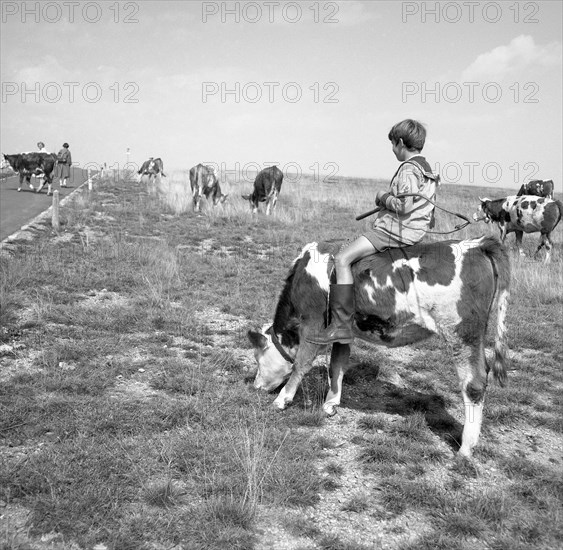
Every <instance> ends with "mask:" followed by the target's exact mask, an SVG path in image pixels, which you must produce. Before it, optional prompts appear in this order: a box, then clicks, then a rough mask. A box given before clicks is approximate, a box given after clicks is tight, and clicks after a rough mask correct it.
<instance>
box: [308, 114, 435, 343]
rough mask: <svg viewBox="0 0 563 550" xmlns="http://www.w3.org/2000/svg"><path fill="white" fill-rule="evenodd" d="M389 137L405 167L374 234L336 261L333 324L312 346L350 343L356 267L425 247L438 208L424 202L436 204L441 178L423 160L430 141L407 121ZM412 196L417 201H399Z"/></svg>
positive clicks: (384, 195)
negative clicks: (392, 251) (395, 251)
mask: <svg viewBox="0 0 563 550" xmlns="http://www.w3.org/2000/svg"><path fill="white" fill-rule="evenodd" d="M388 137H389V140H390V141H391V144H392V150H393V153H394V155H395V157H396V159H397V160H398V161H400V162H401V165H400V166H399V168H398V170H397V171H396V173H395V175H394V176H393V178H392V179H391V183H390V185H389V189H388V190H387V191H379V192H378V193H377V195H376V198H375V204H376V206H378V207H379V211H378V212H377V214H376V218H375V221H374V222H373V226H372V230H371V231H370V232H369V233H368V234H366V235H362V236H360V237H358V238H357V239H356V240H354V241H353V242H352V243H350V244H348V245H347V246H345V247H343V248H342V249H341V250H340V251H339V252H338V253H337V254H336V256H335V257H334V265H335V269H336V281H337V282H336V283H335V284H331V286H330V311H331V317H332V322H331V324H330V325H329V326H328V327H326V329H324V330H323V331H321V332H319V333H318V334H313V335H310V336H309V342H311V343H314V344H331V343H333V342H341V343H343V344H348V343H350V342H351V341H352V339H353V334H352V318H353V315H354V311H355V308H354V284H353V283H354V277H353V275H352V268H351V266H352V264H353V263H354V262H357V261H358V260H360V259H362V258H365V257H366V256H370V255H371V254H373V253H375V252H381V251H383V250H387V249H389V248H402V247H404V246H408V245H413V244H416V243H418V242H420V241H421V240H422V238H423V237H424V235H426V232H427V231H428V229H429V227H430V225H431V223H432V220H433V214H434V206H433V204H432V203H431V202H429V201H427V200H424V198H427V199H430V200H432V199H433V198H434V196H435V193H436V186H437V185H438V182H439V177H438V176H435V175H434V174H433V173H432V169H431V168H430V165H429V164H428V162H427V161H426V159H425V158H424V157H423V156H421V154H420V152H421V151H422V149H423V147H424V142H425V141H426V129H425V128H424V126H423V125H422V124H421V123H420V122H418V121H416V120H412V119H406V120H403V121H401V122H399V123H397V124H395V125H394V126H393V128H391V131H390V132H389V135H388ZM412 194H416V195H417V196H416V197H413V196H399V195H412Z"/></svg>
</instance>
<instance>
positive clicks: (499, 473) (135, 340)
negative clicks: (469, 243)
mask: <svg viewBox="0 0 563 550" xmlns="http://www.w3.org/2000/svg"><path fill="white" fill-rule="evenodd" d="M384 186H385V182H383V181H369V180H361V181H360V180H352V179H340V180H338V181H336V182H335V183H331V184H324V183H318V182H315V181H313V180H312V179H308V178H304V179H301V180H300V181H297V182H285V183H284V187H283V189H282V193H281V195H280V200H279V202H278V209H277V211H276V212H275V214H274V215H273V216H271V217H269V218H267V217H266V216H264V214H263V212H261V213H259V214H258V215H255V216H252V215H251V213H250V209H249V207H248V204H247V203H246V202H244V201H243V200H242V199H241V198H240V195H241V193H248V191H249V190H250V189H251V184H250V183H235V182H226V183H225V184H224V185H223V192H226V193H229V194H230V197H229V200H228V202H227V203H225V205H223V206H219V207H217V208H215V209H212V208H211V207H209V205H207V204H204V211H203V213H202V214H201V215H195V214H194V213H193V212H192V211H191V197H190V193H189V190H188V185H187V174H185V173H176V174H170V175H169V177H168V178H164V179H163V180H162V181H161V182H160V183H159V184H157V185H155V186H153V187H151V188H149V187H148V186H147V184H146V182H137V181H135V180H133V179H132V178H128V177H119V178H114V179H109V178H106V180H104V181H103V182H100V183H99V184H97V186H96V187H95V189H94V190H93V191H92V192H88V191H87V190H84V191H83V192H82V193H81V194H78V195H77V197H76V199H75V200H74V202H72V203H71V204H70V205H68V206H66V207H65V208H64V209H63V210H62V212H61V217H62V222H63V230H62V231H61V232H60V233H59V234H57V235H55V234H53V233H52V231H51V229H50V228H49V227H48V226H47V225H46V226H44V227H43V228H42V229H41V228H39V229H38V230H37V235H36V238H35V240H34V241H33V242H31V243H30V242H27V241H25V242H24V241H22V242H21V243H18V242H16V243H15V244H14V246H15V250H14V251H13V252H12V253H11V254H10V255H9V257H8V256H7V255H4V256H3V257H2V259H1V260H0V262H1V263H0V266H1V277H2V279H1V285H0V306H1V310H0V548H2V549H4V548H6V549H13V550H15V549H20V550H24V549H26V550H27V549H36V548H37V549H39V548H40V549H43V548H50V549H53V548H55V549H65V550H67V549H68V550H70V549H72V550H76V549H79V548H80V549H96V550H103V549H111V550H149V549H158V550H160V549H163V550H164V549H169V550H170V549H178V550H179V549H185V550H199V549H213V550H215V549H241V550H243V549H248V550H250V549H257V550H259V549H262V548H264V549H265V548H276V549H277V548H279V549H295V550H305V549H313V548H316V549H317V548H318V549H325V550H367V549H374V548H388V549H393V550H395V549H397V550H399V549H400V550H411V549H412V550H414V549H415V548H416V549H423V550H424V549H427V550H430V549H436V548H438V549H444V550H446V549H447V550H452V549H454V550H455V549H491V550H501V549H502V550H524V549H536V548H537V549H545V550H547V549H554V548H561V547H563V518H562V510H563V507H562V503H563V478H562V470H563V464H562V453H561V451H562V431H563V420H562V414H561V413H562V407H561V405H562V398H561V396H562V395H563V372H562V371H561V367H560V365H561V362H562V359H563V348H562V341H563V326H562V325H563V319H562V316H561V311H562V305H563V296H562V291H561V289H562V288H563V273H562V265H563V246H562V241H563V239H562V234H563V224H561V225H560V226H559V227H558V228H557V230H556V231H555V233H554V239H555V241H556V245H555V247H554V251H553V254H552V263H551V264H550V265H545V264H543V263H541V261H538V260H534V259H533V258H531V257H530V255H531V253H533V251H534V250H535V248H536V246H537V243H538V241H539V237H538V235H537V234H536V235H527V236H525V237H524V245H525V249H526V251H527V253H528V256H527V257H525V258H521V257H519V256H517V255H515V254H514V255H512V261H513V275H512V278H513V279H512V298H511V301H510V307H509V313H508V344H509V347H510V359H511V364H510V367H509V383H508V386H507V387H506V388H503V389H501V388H499V387H497V386H495V385H493V384H492V382H491V384H490V385H489V388H488V392H487V396H486V399H485V413H484V423H483V432H482V435H481V439H480V443H479V446H478V447H477V449H476V452H475V458H474V460H473V462H472V463H468V462H463V461H460V460H458V459H456V458H455V454H454V449H455V448H456V445H457V444H458V443H459V434H460V433H461V424H460V421H461V419H462V418H463V410H462V403H461V398H460V395H459V391H458V388H457V376H456V374H455V369H454V368H453V365H451V364H450V358H449V357H448V355H447V351H446V347H445V346H442V345H441V342H440V341H439V340H438V339H432V340H428V341H426V342H423V343H422V344H418V345H416V346H409V347H405V348H400V349H397V350H393V352H390V351H388V350H385V349H379V348H376V347H374V346H371V345H369V344H367V343H358V345H357V346H356V347H355V348H354V349H353V351H352V360H353V362H354V366H353V367H352V368H351V369H350V371H349V372H348V373H347V374H346V376H345V378H344V388H343V403H342V407H341V410H340V412H339V414H338V415H336V417H334V418H331V419H325V418H324V416H323V415H322V413H321V403H322V400H323V399H324V393H325V391H326V387H325V381H324V374H323V373H324V368H318V369H313V370H312V372H311V373H310V374H309V375H308V376H307V378H306V380H305V383H304V384H303V388H302V390H300V391H299V392H298V394H297V397H296V400H295V403H294V405H293V406H292V407H291V408H290V409H288V410H287V411H285V412H284V413H276V412H274V410H273V409H272V407H271V402H272V401H273V398H274V396H272V395H268V394H262V393H258V392H256V391H255V390H253V388H252V383H251V382H252V379H253V374H254V372H253V369H254V368H255V366H254V358H253V354H252V351H251V349H250V345H249V343H248V342H247V339H246V331H247V330H248V328H251V327H257V326H261V325H262V324H264V323H266V322H268V321H269V320H271V317H272V315H273V311H274V308H275V305H276V302H277V297H278V294H279V292H280V290H281V285H282V281H283V279H284V277H285V275H286V272H287V270H288V268H289V266H290V264H291V262H292V260H293V258H294V257H295V256H296V255H297V253H298V252H299V251H300V250H301V247H302V246H303V245H304V244H305V243H306V242H309V241H315V240H316V241H321V240H343V239H346V238H352V237H354V236H356V235H358V234H360V233H361V232H362V231H363V229H364V228H365V227H367V224H368V223H369V219H368V220H365V221H363V222H356V221H355V220H354V217H355V216H356V215H357V214H359V213H361V212H364V211H366V210H369V209H371V208H372V205H373V198H374V196H375V192H376V191H377V190H378V189H380V188H383V187H384ZM505 194H506V193H505ZM478 195H481V196H484V195H487V196H488V197H490V198H496V197H501V196H503V191H502V190H490V189H489V190H486V189H479V188H473V187H461V186H447V185H444V186H442V187H441V188H440V191H439V195H438V202H439V203H440V204H441V205H443V206H444V207H446V208H448V209H450V210H455V211H458V212H461V213H464V214H465V215H469V216H470V215H471V214H472V213H473V212H474V211H475V210H476V207H477V205H478V200H477V196H478ZM456 223H458V220H456V219H454V218H452V217H450V216H448V215H446V214H444V213H442V212H439V213H438V214H437V227H436V228H435V229H436V230H437V231H446V230H448V229H451V228H452V227H453V226H454V225H455V224H456ZM491 232H492V233H495V234H496V233H497V230H496V228H492V227H490V226H488V225H485V224H472V225H471V226H469V227H467V228H466V229H464V230H462V231H460V232H459V233H458V234H456V238H463V237H468V236H477V235H481V234H485V233H491ZM442 238H444V237H441V236H429V239H433V240H438V239H442ZM513 241H514V236H513V235H510V236H509V238H508V241H507V242H508V244H512V243H513ZM318 364H319V367H323V366H324V364H325V358H324V357H320V358H319V359H318Z"/></svg>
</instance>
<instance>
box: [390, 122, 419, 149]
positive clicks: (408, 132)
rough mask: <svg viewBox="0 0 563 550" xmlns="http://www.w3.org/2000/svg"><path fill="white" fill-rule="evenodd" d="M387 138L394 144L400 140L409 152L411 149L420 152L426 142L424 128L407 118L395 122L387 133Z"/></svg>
mask: <svg viewBox="0 0 563 550" xmlns="http://www.w3.org/2000/svg"><path fill="white" fill-rule="evenodd" d="M388 137H389V139H390V140H391V141H392V142H394V143H397V142H398V141H399V140H400V139H402V140H403V143H404V144H405V147H406V148H407V149H409V150H410V151H412V150H413V149H415V150H417V151H422V148H423V147H424V142H425V141H426V128H424V126H423V125H422V124H421V123H420V122H418V120H413V119H412V118H407V119H405V120H402V121H401V122H397V124H395V126H393V128H391V130H390V131H389V136H388Z"/></svg>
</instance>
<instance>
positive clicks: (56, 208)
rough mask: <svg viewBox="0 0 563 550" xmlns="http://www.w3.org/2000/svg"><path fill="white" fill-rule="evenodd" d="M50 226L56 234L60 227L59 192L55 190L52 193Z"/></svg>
mask: <svg viewBox="0 0 563 550" xmlns="http://www.w3.org/2000/svg"><path fill="white" fill-rule="evenodd" d="M51 225H52V226H53V229H54V230H55V231H56V232H57V233H58V232H59V229H60V227H61V224H60V217H59V191H58V189H56V190H55V191H53V215H52V217H51Z"/></svg>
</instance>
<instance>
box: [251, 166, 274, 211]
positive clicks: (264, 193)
mask: <svg viewBox="0 0 563 550" xmlns="http://www.w3.org/2000/svg"><path fill="white" fill-rule="evenodd" d="M282 182H283V172H282V171H281V170H280V169H279V168H278V167H277V166H270V167H269V168H264V170H261V171H260V172H258V175H257V176H256V179H255V180H254V190H253V191H252V194H251V195H242V198H243V199H245V200H247V201H250V207H251V208H252V213H253V214H256V212H258V203H260V202H266V215H270V212H271V211H273V210H274V208H275V207H276V203H277V202H278V195H279V194H280V191H281V186H282Z"/></svg>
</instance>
